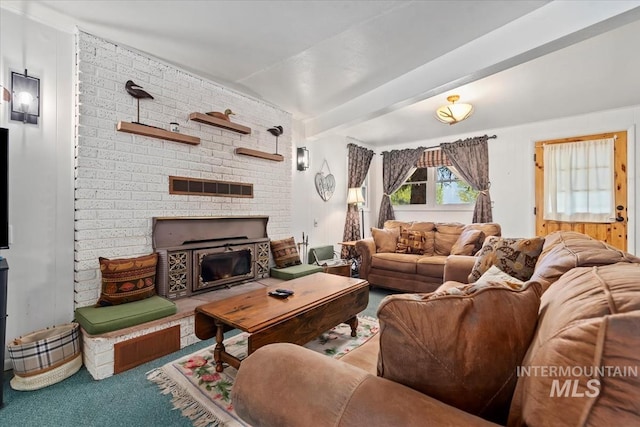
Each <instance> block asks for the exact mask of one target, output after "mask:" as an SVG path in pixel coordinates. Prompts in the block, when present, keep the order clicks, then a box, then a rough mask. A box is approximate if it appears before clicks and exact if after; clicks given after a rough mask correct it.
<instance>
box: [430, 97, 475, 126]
mask: <svg viewBox="0 0 640 427" xmlns="http://www.w3.org/2000/svg"><path fill="white" fill-rule="evenodd" d="M459 99H460V96H459V95H451V96H448V97H447V101H449V102H450V103H451V104H449V105H443V106H442V107H440V108H438V109H437V110H436V119H438V120H440V121H441V122H442V123H447V124H450V125H455V124H456V123H458V122H461V121H463V120H464V119H466V118H468V117H469V116H470V115H471V113H472V112H473V106H472V105H471V104H456V101H457V100H459Z"/></svg>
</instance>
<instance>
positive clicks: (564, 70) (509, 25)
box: [0, 0, 640, 146]
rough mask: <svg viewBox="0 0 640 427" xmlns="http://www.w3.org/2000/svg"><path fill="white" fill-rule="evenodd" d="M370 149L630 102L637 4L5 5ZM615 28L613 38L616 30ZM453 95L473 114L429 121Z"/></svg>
mask: <svg viewBox="0 0 640 427" xmlns="http://www.w3.org/2000/svg"><path fill="white" fill-rule="evenodd" d="M0 5H1V6H2V7H6V8H8V9H12V10H14V11H18V12H21V13H25V14H28V15H30V16H33V17H35V18H36V19H39V20H41V21H44V22H46V23H50V24H53V25H55V26H57V27H59V28H62V29H65V30H68V31H71V30H72V29H73V28H74V27H75V26H78V27H79V28H80V29H82V30H84V31H87V32H90V33H92V34H95V35H97V36H100V37H103V38H106V39H108V40H111V41H114V42H117V43H120V44H123V45H127V46H129V47H132V48H135V49H137V50H139V51H142V52H146V53H149V54H151V55H154V56H156V57H159V58H161V59H163V60H165V61H167V62H170V63H173V64H176V65H178V66H179V67H181V68H183V69H187V70H190V71H193V72H194V73H197V74H198V75H201V76H204V77H208V78H210V79H212V80H214V81H217V82H219V83H222V84H224V85H226V86H229V87H231V88H234V89H236V90H238V91H241V92H243V93H246V94H249V95H251V96H254V97H257V98H260V99H263V100H265V101H267V102H270V103H272V104H275V105H278V106H280V107H281V108H283V109H284V110H286V111H290V112H291V113H292V114H293V116H294V118H296V119H297V120H300V121H301V122H302V123H303V124H304V130H305V133H306V135H307V136H308V137H309V138H320V137H323V136H327V135H336V134H337V135H342V136H350V137H353V138H356V139H358V140H361V141H363V142H366V143H369V144H371V145H374V146H376V145H377V146H380V145H388V144H399V143H403V142H409V141H416V140H424V139H431V138H437V137H445V136H447V135H453V134H460V133H466V132H473V131H476V130H483V129H490V128H496V127H503V126H511V125H517V124H521V123H526V122H532V121H537V120H545V119H549V118H552V117H556V116H558V115H562V116H569V115H575V114H583V113H587V112H591V111H599V110H604V109H610V108H617V107H623V106H628V105H636V104H640V84H639V83H638V82H639V81H640V79H637V78H635V77H634V74H636V75H637V70H638V69H639V66H640V55H637V54H633V53H632V52H638V51H640V50H639V48H640V1H632V0H625V1H589V2H570V1H569V2H567V1H554V2H548V1H238V0H236V1H190V0H183V1H169V0H165V1H146V0H137V1H134V0H128V1H118V0H109V1H103V0H93V1H82V0H75V1H65V0H43V1H9V0H2V2H1V3H0ZM617 28H619V29H617ZM452 93H458V94H460V95H461V102H471V103H472V104H474V106H475V112H474V114H473V115H472V116H471V118H469V119H468V120H466V121H464V122H462V123H459V124H457V125H455V126H447V125H444V124H442V123H440V122H438V121H437V120H436V119H435V118H434V117H433V111H434V110H435V108H437V107H438V106H440V105H442V104H444V103H446V96H447V95H448V94H452Z"/></svg>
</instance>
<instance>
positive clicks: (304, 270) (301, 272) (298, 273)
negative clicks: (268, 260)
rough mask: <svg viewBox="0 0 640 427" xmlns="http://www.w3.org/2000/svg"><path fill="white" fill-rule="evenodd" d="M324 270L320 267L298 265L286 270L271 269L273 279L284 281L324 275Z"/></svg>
mask: <svg viewBox="0 0 640 427" xmlns="http://www.w3.org/2000/svg"><path fill="white" fill-rule="evenodd" d="M322 271H323V268H322V267H320V266H319V265H311V264H298V265H292V266H291V267H285V268H276V267H272V268H271V277H275V278H277V279H282V280H291V279H297V278H298V277H302V276H308V275H309V274H313V273H322Z"/></svg>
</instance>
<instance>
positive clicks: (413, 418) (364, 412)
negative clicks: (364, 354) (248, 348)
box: [231, 344, 496, 427]
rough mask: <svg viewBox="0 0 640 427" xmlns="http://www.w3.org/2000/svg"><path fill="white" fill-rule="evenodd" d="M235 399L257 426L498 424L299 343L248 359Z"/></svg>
mask: <svg viewBox="0 0 640 427" xmlns="http://www.w3.org/2000/svg"><path fill="white" fill-rule="evenodd" d="M231 399H232V402H233V406H234V408H235V411H236V413H237V414H238V415H239V416H240V417H241V418H242V419H243V420H244V421H246V422H248V423H249V424H251V425H255V426H262V427H269V426H274V427H275V426H277V427H283V426H310V425H313V426H341V427H349V426H354V427H356V426H358V427H359V426H365V425H366V426H370V427H377V426H380V427H383V426H384V427H387V426H391V425H397V426H424V425H429V426H435V427H437V426H496V424H493V423H490V422H488V421H485V420H483V419H481V418H478V417H475V416H473V415H470V414H467V413H466V412H463V411H460V410H458V409H456V408H453V407H451V406H449V405H446V404H444V403H442V402H439V401H437V400H435V399H432V398H430V397H428V396H426V395H424V394H422V393H419V392H417V391H415V390H412V389H410V388H408V387H405V386H403V385H400V384H397V383H394V382H392V381H389V380H385V379H383V378H379V377H376V376H375V375H371V374H369V373H367V372H366V371H364V370H362V369H359V368H356V367H355V366H351V365H349V364H347V363H344V362H341V361H339V360H336V359H332V358H330V357H327V356H324V355H321V354H319V353H316V352H314V351H311V350H308V349H306V348H304V347H300V346H297V345H293V344H271V345H267V346H265V347H262V348H260V349H258V350H257V351H256V352H255V353H253V354H252V355H251V356H249V357H247V358H246V359H245V360H243V361H242V364H241V365H240V370H239V371H238V375H237V377H236V380H235V383H234V385H233V391H232V394H231Z"/></svg>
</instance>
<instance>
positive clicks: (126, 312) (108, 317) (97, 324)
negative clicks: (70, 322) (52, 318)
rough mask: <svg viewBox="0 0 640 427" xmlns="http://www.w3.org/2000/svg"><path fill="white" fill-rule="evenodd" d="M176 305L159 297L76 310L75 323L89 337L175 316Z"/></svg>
mask: <svg viewBox="0 0 640 427" xmlns="http://www.w3.org/2000/svg"><path fill="white" fill-rule="evenodd" d="M177 311H178V309H177V307H176V304H175V303H174V302H172V301H169V300H167V299H165V298H162V297H160V296H157V295H155V296H152V297H150V298H145V299H143V300H140V301H134V302H129V303H126V304H120V305H113V306H110V307H81V308H78V309H76V322H78V323H79V324H80V326H82V328H83V329H84V330H85V331H86V332H87V333H88V334H90V335H99V334H104V333H106V332H111V331H115V330H118V329H124V328H128V327H130V326H135V325H139V324H141V323H145V322H150V321H152V320H156V319H161V318H163V317H167V316H171V315H174V314H176V312H177Z"/></svg>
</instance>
